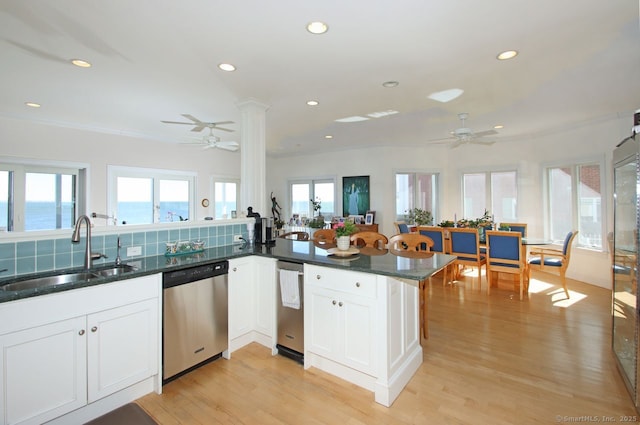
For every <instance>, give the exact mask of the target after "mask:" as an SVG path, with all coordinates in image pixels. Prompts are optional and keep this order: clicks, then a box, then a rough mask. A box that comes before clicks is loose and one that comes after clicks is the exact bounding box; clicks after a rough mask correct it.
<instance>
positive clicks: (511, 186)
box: [462, 171, 518, 223]
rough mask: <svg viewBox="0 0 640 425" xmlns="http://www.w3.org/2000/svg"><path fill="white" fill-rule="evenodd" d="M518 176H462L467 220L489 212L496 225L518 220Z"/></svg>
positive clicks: (496, 173)
mask: <svg viewBox="0 0 640 425" xmlns="http://www.w3.org/2000/svg"><path fill="white" fill-rule="evenodd" d="M517 200H518V190H517V173H516V172H515V171H490V172H478V173H467V174H463V175H462V212H463V218H466V219H475V218H479V217H482V216H483V215H484V212H485V210H486V211H488V212H489V214H491V215H493V220H494V221H495V222H496V223H499V222H502V221H506V222H513V221H517V220H518V214H517V210H518V209H517V206H518V202H517Z"/></svg>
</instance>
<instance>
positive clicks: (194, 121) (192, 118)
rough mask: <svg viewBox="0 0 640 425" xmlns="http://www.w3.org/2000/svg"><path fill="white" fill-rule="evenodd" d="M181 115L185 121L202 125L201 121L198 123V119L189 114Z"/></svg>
mask: <svg viewBox="0 0 640 425" xmlns="http://www.w3.org/2000/svg"><path fill="white" fill-rule="evenodd" d="M181 115H182V116H183V117H185V118H186V119H188V120H191V121H193V124H203V122H202V121H200V120H199V119H198V118H196V117H194V116H193V115H191V114H181Z"/></svg>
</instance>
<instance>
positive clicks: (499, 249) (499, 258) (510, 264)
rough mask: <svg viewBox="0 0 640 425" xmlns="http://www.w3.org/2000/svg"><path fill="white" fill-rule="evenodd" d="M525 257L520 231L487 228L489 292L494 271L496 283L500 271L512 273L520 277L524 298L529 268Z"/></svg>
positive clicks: (488, 291) (521, 296)
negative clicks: (526, 275) (526, 274)
mask: <svg viewBox="0 0 640 425" xmlns="http://www.w3.org/2000/svg"><path fill="white" fill-rule="evenodd" d="M524 257H525V254H524V252H523V250H522V235H521V234H520V232H514V231H510V232H502V231H497V230H487V294H490V293H491V286H492V284H493V283H494V282H493V279H494V273H495V279H496V284H497V280H498V273H510V274H515V275H518V276H519V278H520V279H519V280H520V300H522V298H523V291H524V289H525V273H526V269H527V267H526V266H527V263H526V262H525V259H524Z"/></svg>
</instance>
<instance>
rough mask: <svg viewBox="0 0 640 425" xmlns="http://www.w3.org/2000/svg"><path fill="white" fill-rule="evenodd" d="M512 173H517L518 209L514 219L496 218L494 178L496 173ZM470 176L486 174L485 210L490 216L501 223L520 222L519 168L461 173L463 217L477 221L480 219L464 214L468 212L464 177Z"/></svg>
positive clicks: (468, 170)
mask: <svg viewBox="0 0 640 425" xmlns="http://www.w3.org/2000/svg"><path fill="white" fill-rule="evenodd" d="M507 172H512V173H515V188H516V208H515V214H516V216H515V217H514V218H509V219H506V218H503V217H495V211H493V208H492V207H493V192H494V191H493V185H492V176H493V174H494V173H507ZM468 174H484V182H485V188H486V193H485V200H484V203H485V207H484V210H486V211H488V212H489V214H490V215H491V216H492V217H494V220H495V221H496V222H497V223H499V222H500V221H509V222H516V221H518V220H520V219H521V218H520V204H521V201H520V190H519V189H520V172H519V170H518V167H517V166H504V167H491V168H482V169H465V170H462V171H460V206H461V208H462V217H459V218H464V219H476V218H479V216H478V217H465V216H464V214H465V213H464V212H465V211H466V205H465V196H464V195H465V186H464V183H465V182H464V177H465V175H468Z"/></svg>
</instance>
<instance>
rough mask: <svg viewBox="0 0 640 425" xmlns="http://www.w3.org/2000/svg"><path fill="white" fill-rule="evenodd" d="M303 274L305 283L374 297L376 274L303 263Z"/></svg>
mask: <svg viewBox="0 0 640 425" xmlns="http://www.w3.org/2000/svg"><path fill="white" fill-rule="evenodd" d="M304 275H305V282H306V284H307V285H313V286H319V287H322V288H326V289H331V290H334V291H340V292H345V293H348V294H354V295H359V296H364V297H368V298H375V297H376V276H375V275H373V274H368V273H360V272H352V271H345V270H339V269H331V268H327V267H319V266H313V265H308V264H305V273H304Z"/></svg>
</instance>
